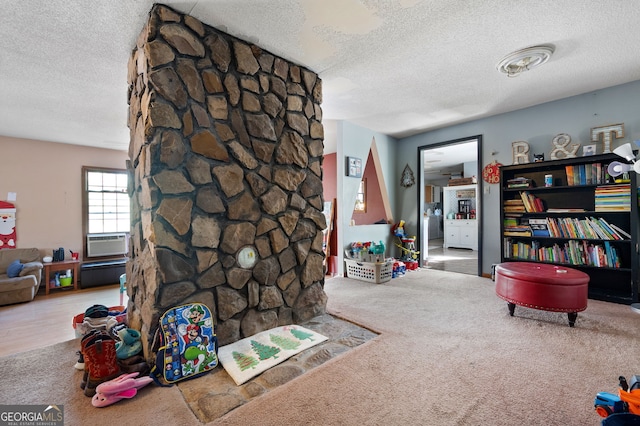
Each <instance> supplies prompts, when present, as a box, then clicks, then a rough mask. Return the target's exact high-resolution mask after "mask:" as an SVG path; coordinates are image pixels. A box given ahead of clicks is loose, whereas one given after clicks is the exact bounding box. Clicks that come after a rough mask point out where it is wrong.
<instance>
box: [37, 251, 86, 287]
mask: <svg viewBox="0 0 640 426" xmlns="http://www.w3.org/2000/svg"><path fill="white" fill-rule="evenodd" d="M43 265H44V276H43V277H42V279H43V280H45V285H46V287H45V289H46V291H45V294H49V290H57V289H62V288H71V286H68V287H51V285H50V284H49V279H50V277H49V275H51V273H52V272H57V271H66V270H67V269H73V272H72V275H71V283H72V284H73V289H74V290H77V289H78V269H79V267H80V261H79V260H74V259H72V260H63V261H60V262H47V263H44V264H43Z"/></svg>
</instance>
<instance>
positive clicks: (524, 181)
mask: <svg viewBox="0 0 640 426" xmlns="http://www.w3.org/2000/svg"><path fill="white" fill-rule="evenodd" d="M531 186H532V182H531V179H529V178H526V177H522V176H521V177H515V178H513V179H507V188H509V189H514V188H531Z"/></svg>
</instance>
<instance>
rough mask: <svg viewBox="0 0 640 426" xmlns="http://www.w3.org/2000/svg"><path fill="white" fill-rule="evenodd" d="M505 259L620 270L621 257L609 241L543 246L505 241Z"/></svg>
mask: <svg viewBox="0 0 640 426" xmlns="http://www.w3.org/2000/svg"><path fill="white" fill-rule="evenodd" d="M503 247H504V251H503V255H504V257H505V258H511V259H521V260H532V261H538V262H553V263H565V264H570V265H578V266H596V267H609V268H620V265H621V262H620V256H619V254H618V251H617V250H616V248H615V247H614V246H612V245H611V243H609V242H608V241H605V242H604V243H603V244H592V243H588V242H587V241H585V240H582V241H578V240H571V241H567V242H566V243H563V244H558V243H555V244H546V245H542V244H541V243H540V242H539V241H536V240H533V241H528V242H523V241H514V240H513V239H512V238H509V237H505V238H504V240H503Z"/></svg>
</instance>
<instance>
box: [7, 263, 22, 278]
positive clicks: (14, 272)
mask: <svg viewBox="0 0 640 426" xmlns="http://www.w3.org/2000/svg"><path fill="white" fill-rule="evenodd" d="M23 268H24V264H22V263H20V260H19V259H16V260H14V261H13V262H11V263H10V264H9V266H8V267H7V276H8V277H9V278H15V277H17V276H18V275H20V272H22V269H23Z"/></svg>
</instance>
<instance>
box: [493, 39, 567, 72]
mask: <svg viewBox="0 0 640 426" xmlns="http://www.w3.org/2000/svg"><path fill="white" fill-rule="evenodd" d="M554 51H555V46H554V45H553V44H541V45H540V46H531V47H526V48H524V49H521V50H518V51H515V52H513V53H509V54H508V55H507V56H505V57H504V58H502V60H500V62H499V63H498V65H496V68H497V69H498V71H500V72H502V73H505V74H507V76H508V77H517V76H519V75H520V74H521V73H523V72H525V71H529V70H532V69H534V68H537V67H539V66H540V65H542V64H544V63H545V62H547V61H548V60H549V58H550V57H551V55H552V54H553V52H554Z"/></svg>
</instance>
